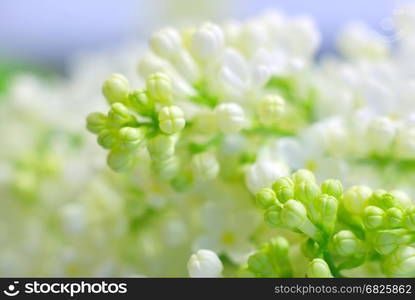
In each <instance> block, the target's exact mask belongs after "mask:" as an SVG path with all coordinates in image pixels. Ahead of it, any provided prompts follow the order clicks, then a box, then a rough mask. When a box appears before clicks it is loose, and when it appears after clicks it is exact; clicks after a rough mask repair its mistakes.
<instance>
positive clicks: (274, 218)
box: [264, 205, 281, 227]
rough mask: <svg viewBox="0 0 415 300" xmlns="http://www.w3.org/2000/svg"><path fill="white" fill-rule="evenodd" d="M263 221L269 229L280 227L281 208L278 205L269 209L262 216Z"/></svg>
mask: <svg viewBox="0 0 415 300" xmlns="http://www.w3.org/2000/svg"><path fill="white" fill-rule="evenodd" d="M264 220H265V222H266V223H267V224H268V225H269V226H271V227H280V226H281V207H280V206H279V205H273V206H271V207H269V208H268V209H267V210H266V212H265V214H264Z"/></svg>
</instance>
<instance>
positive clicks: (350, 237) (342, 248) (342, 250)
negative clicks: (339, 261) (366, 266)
mask: <svg viewBox="0 0 415 300" xmlns="http://www.w3.org/2000/svg"><path fill="white" fill-rule="evenodd" d="M358 247H359V240H358V239H357V238H356V236H355V234H354V233H353V232H352V231H350V230H341V231H339V232H337V233H336V234H335V235H334V236H333V248H334V251H335V252H336V253H337V254H338V255H340V256H343V257H347V256H351V255H353V254H355V253H356V252H357V250H358Z"/></svg>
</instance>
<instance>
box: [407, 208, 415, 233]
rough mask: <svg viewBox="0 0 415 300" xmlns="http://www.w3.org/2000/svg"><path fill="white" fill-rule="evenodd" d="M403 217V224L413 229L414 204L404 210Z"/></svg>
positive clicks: (414, 227) (414, 217)
mask: <svg viewBox="0 0 415 300" xmlns="http://www.w3.org/2000/svg"><path fill="white" fill-rule="evenodd" d="M404 218H405V221H404V222H405V226H406V227H407V228H408V229H410V230H415V206H412V207H411V208H409V209H407V210H406V212H405V217H404Z"/></svg>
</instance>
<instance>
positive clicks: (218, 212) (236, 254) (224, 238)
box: [193, 191, 261, 264]
mask: <svg viewBox="0 0 415 300" xmlns="http://www.w3.org/2000/svg"><path fill="white" fill-rule="evenodd" d="M221 192H223V191H221ZM242 197H243V196H242ZM212 199H213V200H211V201H208V202H207V203H205V205H204V206H203V207H202V209H201V218H200V219H201V223H202V226H203V230H204V233H203V234H202V235H201V236H199V238H197V239H196V241H195V243H194V245H193V248H194V249H211V250H213V251H215V252H216V253H225V254H226V255H228V256H229V258H230V259H231V260H232V261H234V262H235V263H238V264H242V263H244V262H246V259H247V258H248V256H249V254H250V253H251V252H252V251H254V250H255V245H254V244H253V243H252V242H251V241H250V240H249V237H250V236H251V235H252V233H253V232H254V231H255V229H256V228H257V226H258V225H259V223H260V221H261V216H260V215H259V214H258V212H257V211H255V210H252V207H249V208H245V207H243V204H244V202H243V200H247V199H238V201H239V202H241V203H239V202H236V203H235V201H232V200H230V199H229V198H226V197H223V194H222V193H221V194H220V195H218V196H216V197H212Z"/></svg>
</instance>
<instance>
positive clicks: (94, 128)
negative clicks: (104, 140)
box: [86, 112, 107, 134]
mask: <svg viewBox="0 0 415 300" xmlns="http://www.w3.org/2000/svg"><path fill="white" fill-rule="evenodd" d="M106 126H107V116H106V115H105V114H103V113H100V112H94V113H91V114H89V115H88V117H87V118H86V128H87V129H88V130H89V131H90V132H92V133H96V134H97V133H99V132H100V131H101V130H103V129H105V127H106Z"/></svg>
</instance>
